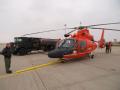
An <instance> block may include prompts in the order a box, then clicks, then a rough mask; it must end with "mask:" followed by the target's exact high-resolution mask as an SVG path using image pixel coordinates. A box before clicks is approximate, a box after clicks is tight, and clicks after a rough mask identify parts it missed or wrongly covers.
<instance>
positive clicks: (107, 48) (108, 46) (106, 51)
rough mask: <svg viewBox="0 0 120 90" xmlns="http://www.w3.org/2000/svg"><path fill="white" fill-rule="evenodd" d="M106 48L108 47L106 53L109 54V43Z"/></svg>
mask: <svg viewBox="0 0 120 90" xmlns="http://www.w3.org/2000/svg"><path fill="white" fill-rule="evenodd" d="M105 46H106V53H109V43H108V42H107V43H106V45H105Z"/></svg>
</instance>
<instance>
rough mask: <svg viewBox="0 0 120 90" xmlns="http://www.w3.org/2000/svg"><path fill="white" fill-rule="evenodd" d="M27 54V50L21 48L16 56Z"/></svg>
mask: <svg viewBox="0 0 120 90" xmlns="http://www.w3.org/2000/svg"><path fill="white" fill-rule="evenodd" d="M26 54H27V50H26V49H25V48H21V49H19V51H18V55H26Z"/></svg>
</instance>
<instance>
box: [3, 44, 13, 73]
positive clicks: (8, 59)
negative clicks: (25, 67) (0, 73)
mask: <svg viewBox="0 0 120 90" xmlns="http://www.w3.org/2000/svg"><path fill="white" fill-rule="evenodd" d="M2 55H4V61H5V68H6V73H12V71H11V70H10V67H11V56H12V51H11V45H10V44H9V43H7V44H6V47H5V48H4V49H3V50H2Z"/></svg>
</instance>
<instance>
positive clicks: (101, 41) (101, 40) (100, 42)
mask: <svg viewBox="0 0 120 90" xmlns="http://www.w3.org/2000/svg"><path fill="white" fill-rule="evenodd" d="M98 44H99V47H100V48H104V47H105V39H104V30H103V31H102V35H101V38H100V41H99V42H98Z"/></svg>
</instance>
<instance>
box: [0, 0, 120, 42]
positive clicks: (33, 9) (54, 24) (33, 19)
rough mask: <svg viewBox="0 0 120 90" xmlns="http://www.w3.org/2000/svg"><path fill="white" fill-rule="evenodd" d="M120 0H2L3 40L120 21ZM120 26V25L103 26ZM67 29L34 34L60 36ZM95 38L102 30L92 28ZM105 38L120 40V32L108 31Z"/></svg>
mask: <svg viewBox="0 0 120 90" xmlns="http://www.w3.org/2000/svg"><path fill="white" fill-rule="evenodd" d="M119 21H120V0H0V42H9V41H13V38H14V37H15V36H20V35H23V34H26V33H31V32H39V31H44V30H49V29H59V28H64V24H67V27H74V26H79V25H80V22H82V25H90V24H99V23H108V22H119ZM102 27H108V28H116V29H120V24H119V25H110V26H102ZM64 33H65V32H64V31H57V32H51V33H44V34H38V35H32V36H34V37H45V38H61V37H63V34H64ZM91 33H92V34H93V35H94V36H95V39H98V38H99V37H100V34H101V32H100V31H99V30H91ZM105 38H106V39H107V40H112V39H115V38H117V39H118V40H120V32H113V31H106V32H105Z"/></svg>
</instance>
